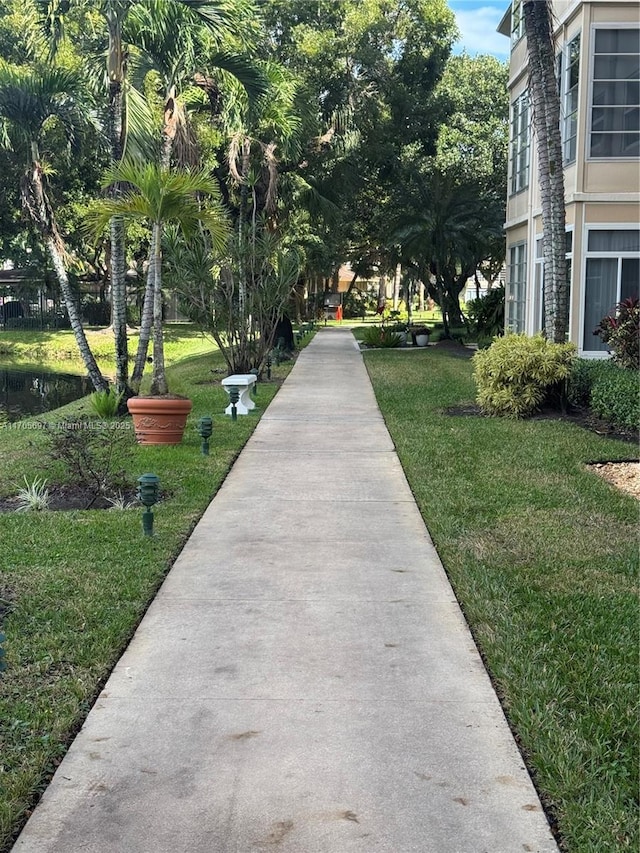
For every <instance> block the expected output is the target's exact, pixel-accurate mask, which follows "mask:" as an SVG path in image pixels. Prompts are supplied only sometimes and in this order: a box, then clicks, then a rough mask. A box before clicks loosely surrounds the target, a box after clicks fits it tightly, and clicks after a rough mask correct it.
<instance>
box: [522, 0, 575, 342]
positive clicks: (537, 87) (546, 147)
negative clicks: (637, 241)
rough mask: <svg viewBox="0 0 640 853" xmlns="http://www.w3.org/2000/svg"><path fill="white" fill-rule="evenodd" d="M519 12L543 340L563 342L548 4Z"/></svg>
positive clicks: (560, 212) (560, 206)
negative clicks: (538, 214) (537, 214)
mask: <svg viewBox="0 0 640 853" xmlns="http://www.w3.org/2000/svg"><path fill="white" fill-rule="evenodd" d="M522 8H523V13H524V25H525V33H526V36H527V49H528V52H529V79H530V91H531V108H532V113H533V128H534V131H535V134H536V143H537V152H538V180H539V185H540V198H541V202H542V230H543V239H542V247H543V254H544V310H545V336H546V338H547V339H548V340H551V341H554V342H556V343H564V341H565V339H566V334H567V318H568V312H567V261H566V251H567V249H566V215H565V201H564V173H563V169H562V139H561V133H560V95H559V92H558V83H557V79H556V73H555V51H554V43H553V27H552V18H551V6H550V3H549V2H548V0H525V2H524V3H523V4H522Z"/></svg>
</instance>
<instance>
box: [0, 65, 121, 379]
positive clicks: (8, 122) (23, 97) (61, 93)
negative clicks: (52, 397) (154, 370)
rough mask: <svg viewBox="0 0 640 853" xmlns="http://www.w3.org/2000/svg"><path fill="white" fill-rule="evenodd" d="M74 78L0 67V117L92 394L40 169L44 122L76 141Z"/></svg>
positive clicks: (93, 372)
mask: <svg viewBox="0 0 640 853" xmlns="http://www.w3.org/2000/svg"><path fill="white" fill-rule="evenodd" d="M80 91H81V88H80V82H79V80H78V78H77V76H76V75H75V74H73V73H71V72H69V71H63V70H61V69H54V68H45V69H43V70H42V71H37V72H36V71H34V70H29V69H17V68H12V67H10V66H9V65H7V64H6V63H0V117H2V118H3V119H4V123H5V129H6V130H7V135H8V137H9V139H10V140H11V147H12V148H13V150H14V151H16V152H20V153H21V154H22V156H23V158H24V160H25V171H24V174H23V176H22V179H21V184H20V192H21V199H22V205H23V208H24V210H25V212H26V213H27V214H28V216H29V217H30V219H31V221H32V222H33V224H34V225H35V227H36V228H37V229H38V231H39V232H40V234H41V235H42V239H43V241H44V244H45V246H46V248H47V251H48V253H49V256H50V258H51V262H52V264H53V268H54V270H55V274H56V278H57V280H58V284H59V285H60V290H61V292H62V297H63V299H64V303H65V306H66V309H67V314H68V316H69V322H70V324H71V329H72V331H73V334H74V336H75V339H76V343H77V345H78V349H79V350H80V355H81V357H82V360H83V362H84V365H85V368H86V370H87V373H88V374H89V377H90V379H91V382H92V383H93V386H94V388H95V389H96V390H97V391H103V390H106V389H107V388H108V387H109V383H108V382H107V380H106V379H105V378H104V377H103V376H102V373H101V372H100V368H99V367H98V365H97V363H96V360H95V358H94V356H93V353H92V352H91V348H90V347H89V343H88V341H87V338H86V335H85V333H84V328H83V326H82V322H81V320H80V314H79V311H78V306H77V303H76V299H75V296H74V293H73V290H72V288H71V284H70V282H69V276H68V274H67V270H66V259H67V252H66V249H65V245H64V240H63V238H62V235H61V234H60V231H59V229H58V226H57V223H56V219H55V215H54V211H53V208H52V205H51V202H50V200H49V196H48V195H47V190H46V180H45V169H44V167H43V162H42V159H41V155H40V147H39V142H40V139H41V135H42V132H43V129H44V126H45V124H46V123H47V122H49V121H50V120H57V121H59V122H61V124H62V126H63V127H64V130H65V133H66V136H67V139H68V140H69V143H72V142H74V141H75V140H76V138H77V136H78V134H79V133H80V132H81V131H82V128H83V126H86V124H87V116H86V112H85V111H84V109H83V106H82V101H81V99H80V98H79V93H80Z"/></svg>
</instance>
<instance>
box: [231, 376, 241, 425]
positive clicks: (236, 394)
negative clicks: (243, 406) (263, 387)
mask: <svg viewBox="0 0 640 853" xmlns="http://www.w3.org/2000/svg"><path fill="white" fill-rule="evenodd" d="M239 399H240V389H239V388H238V386H237V385H232V386H231V387H230V388H229V401H230V403H231V420H232V421H237V420H238V400H239Z"/></svg>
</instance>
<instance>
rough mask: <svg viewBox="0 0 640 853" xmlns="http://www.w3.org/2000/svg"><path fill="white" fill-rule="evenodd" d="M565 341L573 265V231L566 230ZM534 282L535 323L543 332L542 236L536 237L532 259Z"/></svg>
mask: <svg viewBox="0 0 640 853" xmlns="http://www.w3.org/2000/svg"><path fill="white" fill-rule="evenodd" d="M566 238H567V251H566V255H565V257H566V259H567V314H566V317H565V319H566V323H567V340H568V339H569V306H570V305H571V268H572V264H573V231H572V230H567V232H566ZM533 262H534V282H535V294H536V297H535V299H536V302H535V321H536V324H537V326H536V328H537V329H539V330H540V331H544V328H545V315H544V250H543V245H542V236H540V237H536V253H535V258H534V261H533Z"/></svg>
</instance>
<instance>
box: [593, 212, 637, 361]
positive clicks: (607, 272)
mask: <svg viewBox="0 0 640 853" xmlns="http://www.w3.org/2000/svg"><path fill="white" fill-rule="evenodd" d="M639 288H640V229H638V228H637V227H634V228H631V227H627V228H615V229H614V228H598V229H595V228H591V229H589V231H588V233H587V252H586V273H585V289H584V324H583V344H582V348H583V350H584V351H585V352H606V351H607V346H606V344H604V343H603V342H602V340H601V339H600V338H599V337H597V336H596V335H594V334H593V331H594V329H595V328H596V327H597V326H598V324H599V322H600V320H602V318H603V317H606V316H607V315H611V314H613V312H614V310H615V307H616V305H617V304H618V302H622V301H623V300H624V299H631V298H633V297H635V298H638V296H640V294H639V292H638V291H639Z"/></svg>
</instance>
